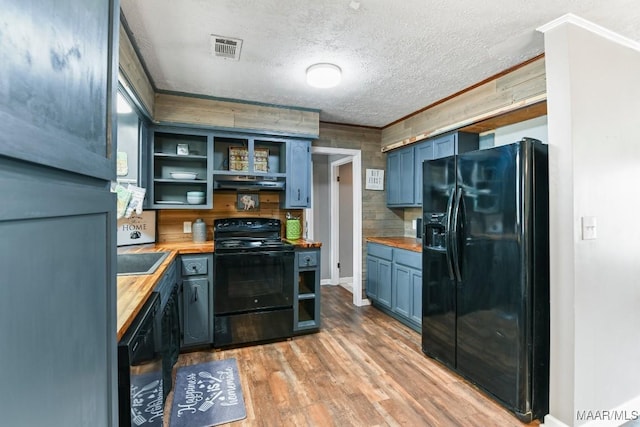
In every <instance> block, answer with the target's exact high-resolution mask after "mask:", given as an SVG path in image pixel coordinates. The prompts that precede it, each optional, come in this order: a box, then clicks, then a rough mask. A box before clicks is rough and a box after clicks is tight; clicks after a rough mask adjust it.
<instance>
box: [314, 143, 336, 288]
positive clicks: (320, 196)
mask: <svg viewBox="0 0 640 427" xmlns="http://www.w3.org/2000/svg"><path fill="white" fill-rule="evenodd" d="M311 159H312V161H313V200H312V201H311V206H312V209H313V240H315V241H317V242H322V246H321V248H320V262H321V266H320V279H322V280H324V279H331V267H330V265H329V264H330V258H331V257H330V256H329V252H330V250H331V204H330V203H328V201H329V200H331V197H330V196H329V184H330V182H329V176H330V169H329V168H330V166H329V156H327V155H321V154H313V155H312V156H311Z"/></svg>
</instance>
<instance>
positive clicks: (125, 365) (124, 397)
mask: <svg viewBox="0 0 640 427" xmlns="http://www.w3.org/2000/svg"><path fill="white" fill-rule="evenodd" d="M159 314H160V298H159V295H158V293H157V292H153V293H152V294H151V296H150V297H149V299H148V300H147V302H146V303H145V304H144V306H143V307H142V309H141V310H140V313H139V314H138V315H137V316H136V318H135V320H134V321H133V323H132V324H131V326H130V327H129V329H128V330H127V332H126V333H125V335H124V336H123V337H122V339H121V340H120V342H119V343H118V403H119V411H118V413H119V415H118V417H119V423H120V426H121V427H123V426H132V425H135V426H159V427H162V416H163V413H164V393H163V379H162V374H163V370H162V367H163V363H162V359H163V358H162V356H163V355H162V352H160V351H158V343H156V339H157V335H156V333H157V332H156V330H155V329H156V328H157V322H158V320H157V319H158V315H159Z"/></svg>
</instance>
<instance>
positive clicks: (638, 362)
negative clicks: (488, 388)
mask: <svg viewBox="0 0 640 427" xmlns="http://www.w3.org/2000/svg"><path fill="white" fill-rule="evenodd" d="M587 28H589V29H587ZM541 31H544V32H545V51H546V53H545V55H546V68H547V70H546V71H547V94H548V104H547V105H548V133H549V141H548V143H549V157H550V172H549V174H550V177H549V180H550V234H551V239H550V243H551V360H550V367H551V384H550V415H549V416H547V417H545V425H563V424H566V425H570V426H573V425H575V426H577V425H583V424H589V425H621V424H623V423H624V422H625V421H628V420H629V417H631V416H632V414H633V413H632V412H631V411H633V410H635V411H636V414H637V413H638V411H639V410H640V340H639V339H638V338H639V336H640V332H639V331H640V285H639V282H640V262H639V261H640V227H638V226H637V225H636V223H637V221H638V218H639V213H640V139H639V135H640V84H639V82H640V45H636V44H634V43H629V42H628V41H627V40H622V39H621V38H619V36H617V35H614V34H611V33H608V32H607V31H606V30H604V29H601V28H596V27H595V26H593V25H592V24H590V23H588V22H583V21H582V20H580V19H575V18H574V17H570V18H569V22H567V21H566V20H564V21H562V22H555V23H551V24H549V25H547V26H545V27H544V28H542V29H541ZM616 39H617V40H618V41H614V40H616ZM588 216H593V217H596V220H597V239H595V240H582V238H581V219H582V218H583V217H588ZM613 410H616V412H614V414H615V416H617V417H623V416H624V417H626V419H625V418H620V419H618V420H617V421H611V422H608V421H607V420H605V419H604V417H603V416H602V414H601V416H600V417H599V418H591V419H589V420H581V419H578V417H577V414H578V412H579V411H613ZM623 410H627V411H628V412H622V411H623ZM612 415H613V414H612ZM607 418H610V417H607Z"/></svg>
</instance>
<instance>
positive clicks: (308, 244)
mask: <svg viewBox="0 0 640 427" xmlns="http://www.w3.org/2000/svg"><path fill="white" fill-rule="evenodd" d="M282 241H283V242H287V243H291V244H292V245H293V246H295V247H298V248H319V247H321V246H322V242H314V241H312V240H307V239H296V240H287V239H282Z"/></svg>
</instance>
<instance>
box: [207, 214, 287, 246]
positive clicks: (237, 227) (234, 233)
mask: <svg viewBox="0 0 640 427" xmlns="http://www.w3.org/2000/svg"><path fill="white" fill-rule="evenodd" d="M281 226H282V223H281V221H280V220H279V219H272V218H227V219H217V220H214V223H213V240H214V243H215V250H216V251H218V252H219V251H225V252H227V251H249V250H251V251H260V250H270V251H274V250H293V245H291V244H289V243H285V242H283V241H282V240H281V238H280V235H281V233H280V230H281Z"/></svg>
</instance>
